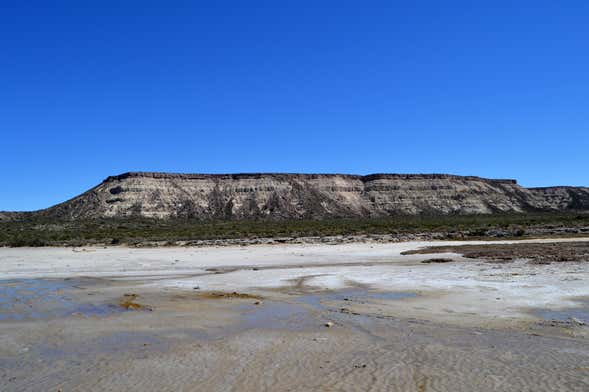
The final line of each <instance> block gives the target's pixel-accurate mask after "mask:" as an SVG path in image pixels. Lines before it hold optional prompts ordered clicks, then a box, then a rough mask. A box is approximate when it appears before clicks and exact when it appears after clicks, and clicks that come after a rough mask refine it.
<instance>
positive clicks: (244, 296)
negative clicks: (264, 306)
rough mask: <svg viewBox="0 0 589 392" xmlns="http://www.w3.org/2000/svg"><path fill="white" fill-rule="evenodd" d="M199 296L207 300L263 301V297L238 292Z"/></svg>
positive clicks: (212, 293) (211, 293)
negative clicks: (236, 299)
mask: <svg viewBox="0 0 589 392" xmlns="http://www.w3.org/2000/svg"><path fill="white" fill-rule="evenodd" d="M198 296H199V297H200V298H206V299H221V298H238V299H256V300H261V299H262V297H260V296H259V295H254V294H246V293H238V292H237V291H234V292H232V293H223V292H210V293H202V294H199V295H198Z"/></svg>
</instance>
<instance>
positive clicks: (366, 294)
mask: <svg viewBox="0 0 589 392" xmlns="http://www.w3.org/2000/svg"><path fill="white" fill-rule="evenodd" d="M585 240H589V239H585ZM537 241H539V240H537ZM537 241H536V242H537ZM546 241H549V240H542V242H546ZM558 241H567V240H558ZM571 241H580V239H579V238H575V239H571ZM465 243H469V244H475V243H477V242H407V243H395V244H341V245H272V246H249V247H219V248H150V249H131V248H125V247H111V248H78V249H71V248H31V249H28V248H5V249H0V276H2V279H3V280H2V281H0V390H2V391H5V390H6V391H46V390H54V391H57V390H59V389H61V390H62V391H70V390H77V391H104V390H111V391H128V390H133V391H135V390H136V391H146V390H157V391H227V390H236V391H237V390H239V391H259V390H268V391H282V390H284V391H286V390H290V391H310V390H324V391H339V390H349V391H395V390H398V391H473V390H477V391H487V390H489V391H491V390H493V391H513V390H518V391H542V390H544V391H553V390H560V391H586V390H589V341H588V340H587V337H588V336H589V328H588V327H587V326H586V325H584V323H589V284H587V282H589V280H588V279H589V263H582V262H571V263H552V264H548V265H534V264H530V263H527V262H526V261H525V260H517V261H515V262H512V263H507V264H492V263H487V262H484V261H482V260H472V259H464V258H462V257H460V256H458V255H455V254H441V255H440V254H436V255H435V257H448V258H452V259H453V260H454V261H453V262H450V263H442V264H436V263H432V264H424V263H421V261H422V260H424V259H427V258H428V256H427V255H419V254H417V255H406V256H404V255H401V253H402V252H404V251H407V250H411V249H417V248H422V247H426V246H436V245H450V244H465ZM486 243H488V242H486ZM494 243H506V242H502V241H495V242H494ZM234 292H235V293H237V294H232V293H234ZM221 293H224V295H221ZM129 294H133V295H129ZM129 304H133V306H130V305H129ZM121 305H124V306H121ZM135 305H136V306H135ZM326 325H329V327H327V326H326Z"/></svg>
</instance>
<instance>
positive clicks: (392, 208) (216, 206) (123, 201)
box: [0, 172, 589, 220]
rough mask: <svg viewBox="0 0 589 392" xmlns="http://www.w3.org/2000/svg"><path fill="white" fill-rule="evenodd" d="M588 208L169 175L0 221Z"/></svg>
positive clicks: (582, 197) (398, 183)
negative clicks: (18, 218) (19, 219)
mask: <svg viewBox="0 0 589 392" xmlns="http://www.w3.org/2000/svg"><path fill="white" fill-rule="evenodd" d="M574 210H576V211H582V210H589V188H583V187H550V188H523V187H521V186H519V185H518V184H517V182H516V181H515V180H503V179H501V180H495V179H485V178H479V177H472V176H468V177H464V176H455V175H448V174H371V175H367V176H357V175H346V174H271V173H270V174H218V175H209V174H170V173H148V172H130V173H125V174H121V175H118V176H111V177H108V178H107V179H106V180H104V181H103V182H102V183H100V184H99V185H97V186H96V187H94V188H92V189H90V190H88V191H87V192H85V193H83V194H81V195H79V196H77V197H75V198H73V199H71V200H68V201H66V202H64V203H61V204H58V205H56V206H53V207H50V208H48V209H45V210H40V211H36V212H33V213H31V214H25V215H22V214H16V215H15V214H11V213H0V215H2V214H3V216H0V218H2V217H3V218H4V219H10V218H11V217H12V218H14V217H20V216H34V217H47V218H59V219H68V220H69V219H72V220H77V219H94V218H128V217H148V218H161V219H167V218H195V219H201V220H216V219H223V220H244V219H260V218H267V219H273V220H286V219H329V218H384V217H391V216H397V215H456V214H458V215H468V214H493V213H519V212H538V211H553V212H554V211H556V212H566V211H574Z"/></svg>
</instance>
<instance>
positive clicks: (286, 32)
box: [0, 0, 589, 210]
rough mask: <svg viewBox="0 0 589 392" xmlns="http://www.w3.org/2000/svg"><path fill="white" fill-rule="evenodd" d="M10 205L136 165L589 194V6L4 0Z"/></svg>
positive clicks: (1, 191) (2, 99)
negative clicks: (486, 183)
mask: <svg viewBox="0 0 589 392" xmlns="http://www.w3.org/2000/svg"><path fill="white" fill-rule="evenodd" d="M0 136H1V138H0V143H1V146H0V176H1V177H0V181H1V184H2V185H1V186H0V210H30V209H37V208H43V207H47V206H49V205H51V204H54V203H57V202H60V201H63V200H65V199H68V198H70V197H73V196H75V195H77V194H78V193H81V192H82V191H84V190H86V189H88V188H90V187H92V186H94V185H96V184H97V183H99V182H100V181H101V180H103V179H104V178H105V177H107V176H108V175H113V174H119V173H122V172H125V171H136V170H141V171H172V172H205V173H219V172H340V173H356V174H367V173H373V172H404V173H413V172H415V173H431V172H436V173H445V172H447V173H454V174H464V175H479V176H485V177H510V178H517V179H518V180H519V182H520V183H521V184H523V185H525V186H543V185H561V184H567V185H589V170H588V169H589V165H588V164H589V2H588V1H586V0H582V1H575V0H567V1H542V0H534V1H528V0H519V1H513V0H511V1H474V0H473V1H452V0H448V1H438V0H430V1H419V0H415V1H394V0H389V1H344V0H338V1H321V0H314V1H303V0H298V1H288V0H281V1H276V0H272V1H207V2H204V1H202V2H201V1H197V0H193V1H173V0H168V1H146V0H142V1H133V0H125V1H120V0H119V1H108V0H103V1H92V2H90V1H79V0H76V1H60V0H54V1H12V2H8V1H4V2H2V3H1V5H0Z"/></svg>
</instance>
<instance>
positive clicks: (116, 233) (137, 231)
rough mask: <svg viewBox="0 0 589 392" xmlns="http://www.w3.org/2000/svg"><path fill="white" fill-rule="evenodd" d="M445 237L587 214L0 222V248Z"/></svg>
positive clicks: (574, 222)
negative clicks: (241, 240)
mask: <svg viewBox="0 0 589 392" xmlns="http://www.w3.org/2000/svg"><path fill="white" fill-rule="evenodd" d="M434 232H435V233H445V234H446V237H447V238H449V239H452V238H472V239H475V238H486V237H493V238H496V237H526V236H541V235H542V233H547V234H551V235H554V234H559V233H560V234H562V235H575V234H585V235H589V214H581V213H527V214H495V215H449V216H397V217H391V218H379V219H329V220H286V221H277V220H249V221H229V220H216V221H201V220H191V219H173V220H156V219H147V218H129V219H96V220H83V221H72V220H61V221H56V220H54V219H51V220H49V219H46V218H33V217H28V218H24V219H21V220H17V221H4V222H0V246H13V247H18V246H63V245H65V246H81V245H92V244H105V245H119V244H131V245H133V244H138V243H141V242H162V243H163V244H165V243H167V244H169V245H173V244H174V243H175V242H176V241H195V240H217V239H236V238H244V239H251V238H276V237H291V238H292V237H313V236H319V237H324V236H351V235H371V234H374V235H386V234H388V235H397V234H398V235H402V234H412V233H434Z"/></svg>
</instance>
